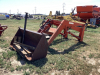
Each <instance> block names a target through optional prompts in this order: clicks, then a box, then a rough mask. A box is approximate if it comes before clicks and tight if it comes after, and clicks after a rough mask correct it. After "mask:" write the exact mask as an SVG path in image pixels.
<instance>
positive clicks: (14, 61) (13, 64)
mask: <svg viewBox="0 0 100 75" xmlns="http://www.w3.org/2000/svg"><path fill="white" fill-rule="evenodd" d="M10 61H11V65H12V66H13V67H14V68H16V66H22V65H24V64H25V61H24V60H20V61H17V60H16V58H15V57H11V58H10Z"/></svg>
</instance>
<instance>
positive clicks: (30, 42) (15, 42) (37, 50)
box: [10, 28, 48, 61]
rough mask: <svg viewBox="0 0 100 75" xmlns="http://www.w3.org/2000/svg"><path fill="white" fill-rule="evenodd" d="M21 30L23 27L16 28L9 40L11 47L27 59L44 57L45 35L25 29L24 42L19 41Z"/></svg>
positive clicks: (45, 50)
mask: <svg viewBox="0 0 100 75" xmlns="http://www.w3.org/2000/svg"><path fill="white" fill-rule="evenodd" d="M23 32H24V29H22V28H19V29H18V31H17V33H16V34H15V36H14V38H13V39H12V41H11V44H10V45H11V47H12V48H13V49H14V50H15V51H17V52H18V53H19V54H21V56H22V57H25V58H26V59H27V60H29V61H31V60H37V59H40V58H44V57H46V55H47V50H48V43H47V40H46V38H45V35H43V34H41V33H38V32H33V31H30V30H26V31H25V37H24V42H23V43H21V42H22V37H23Z"/></svg>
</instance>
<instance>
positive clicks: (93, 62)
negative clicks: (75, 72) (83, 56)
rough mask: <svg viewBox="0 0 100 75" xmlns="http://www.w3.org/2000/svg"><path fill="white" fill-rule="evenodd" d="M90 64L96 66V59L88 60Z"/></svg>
mask: <svg viewBox="0 0 100 75" xmlns="http://www.w3.org/2000/svg"><path fill="white" fill-rule="evenodd" d="M88 63H89V64H92V65H96V61H95V59H88Z"/></svg>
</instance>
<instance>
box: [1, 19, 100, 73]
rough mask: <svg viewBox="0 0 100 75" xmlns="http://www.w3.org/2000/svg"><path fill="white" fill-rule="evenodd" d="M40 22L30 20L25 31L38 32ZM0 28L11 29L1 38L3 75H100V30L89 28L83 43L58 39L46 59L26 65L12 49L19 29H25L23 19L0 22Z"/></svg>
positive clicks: (75, 40) (69, 37) (50, 48)
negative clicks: (13, 39) (12, 43)
mask: <svg viewBox="0 0 100 75" xmlns="http://www.w3.org/2000/svg"><path fill="white" fill-rule="evenodd" d="M41 22H42V20H32V19H28V21H27V27H26V28H27V29H28V30H32V31H37V30H38V29H39V25H40V23H41ZM0 24H1V25H7V26H8V29H7V30H5V32H4V34H3V35H2V36H1V37H0V75H16V74H18V75H100V28H97V29H95V28H90V27H88V28H87V31H85V33H84V39H83V42H78V40H77V39H76V38H74V37H72V36H71V35H68V39H61V36H60V35H58V36H57V37H56V39H55V40H54V41H53V43H52V44H51V45H50V46H49V49H48V54H47V56H46V58H43V59H40V60H36V61H27V60H26V59H23V58H22V57H21V56H20V55H19V54H18V53H17V52H15V51H14V50H13V49H12V48H10V46H9V45H10V42H11V40H12V38H13V36H14V35H15V33H16V32H17V30H18V27H21V28H23V27H24V19H22V20H15V19H14V20H11V19H7V20H0ZM71 31H72V32H73V33H74V34H78V33H77V32H76V31H73V30H71Z"/></svg>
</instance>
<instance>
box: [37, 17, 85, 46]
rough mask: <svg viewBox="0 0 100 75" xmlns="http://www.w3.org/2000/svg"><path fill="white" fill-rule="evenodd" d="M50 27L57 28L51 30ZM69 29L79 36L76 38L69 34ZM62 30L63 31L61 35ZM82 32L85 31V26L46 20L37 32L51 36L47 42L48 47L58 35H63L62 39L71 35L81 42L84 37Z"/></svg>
mask: <svg viewBox="0 0 100 75" xmlns="http://www.w3.org/2000/svg"><path fill="white" fill-rule="evenodd" d="M52 25H55V26H57V28H52ZM69 29H73V30H75V31H78V32H79V36H76V35H75V34H73V33H71V32H70V31H69ZM62 30H64V32H63V33H62ZM84 30H85V24H80V23H75V22H70V21H67V20H62V21H58V20H51V19H48V20H46V21H45V23H43V24H42V26H41V27H40V29H39V30H38V31H37V32H39V33H46V34H48V35H51V37H50V39H49V40H48V45H50V44H51V43H52V42H53V40H54V39H55V38H56V37H57V35H59V34H61V35H63V37H64V38H67V37H68V34H71V35H72V36H73V37H75V38H77V39H78V41H80V42H82V41H83V36H84Z"/></svg>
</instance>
